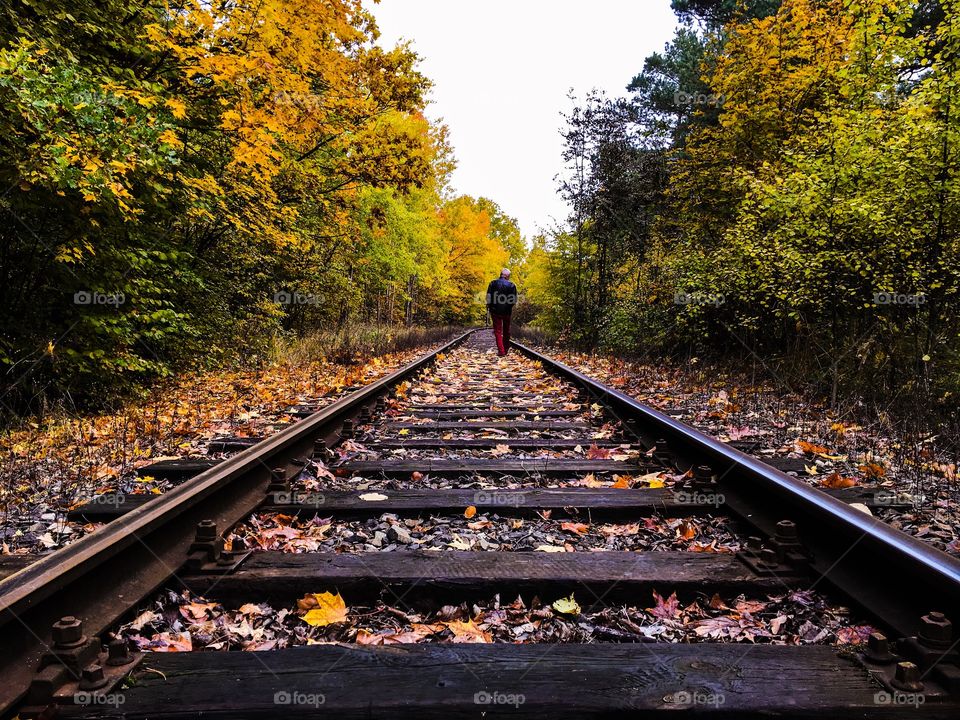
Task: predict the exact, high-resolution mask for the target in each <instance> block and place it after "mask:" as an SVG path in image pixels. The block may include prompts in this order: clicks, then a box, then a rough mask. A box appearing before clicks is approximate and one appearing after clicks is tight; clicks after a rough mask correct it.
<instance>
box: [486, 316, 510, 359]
mask: <svg viewBox="0 0 960 720" xmlns="http://www.w3.org/2000/svg"><path fill="white" fill-rule="evenodd" d="M490 317H491V318H492V319H493V336H494V337H495V338H496V339H497V355H506V354H507V350H509V349H510V316H509V315H491V316H490Z"/></svg>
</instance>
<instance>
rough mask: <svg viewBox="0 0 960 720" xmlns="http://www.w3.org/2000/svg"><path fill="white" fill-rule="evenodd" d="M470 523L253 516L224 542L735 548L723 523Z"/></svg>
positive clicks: (326, 546)
mask: <svg viewBox="0 0 960 720" xmlns="http://www.w3.org/2000/svg"><path fill="white" fill-rule="evenodd" d="M465 514H467V515H470V517H469V518H467V517H463V516H461V517H437V516H429V517H420V518H400V517H398V516H396V515H393V514H390V513H385V514H383V515H381V516H380V517H377V518H370V519H368V520H339V519H335V518H322V517H319V516H316V517H313V518H311V519H309V520H298V519H297V518H293V517H290V516H287V515H281V514H264V515H256V516H254V517H252V518H250V520H249V521H248V522H246V523H244V524H242V525H239V526H237V527H236V528H234V529H233V531H232V532H230V533H229V534H228V535H227V542H228V545H229V547H230V548H231V549H233V550H240V549H254V550H273V551H281V552H291V553H304V552H350V553H353V552H391V551H394V550H399V549H420V550H447V549H450V550H487V551H529V550H533V551H537V552H597V551H605V550H630V551H650V550H687V551H690V552H711V553H730V552H737V551H738V550H739V549H740V542H739V540H738V539H737V538H736V537H735V536H734V534H733V533H732V532H731V530H730V529H729V528H728V525H729V521H728V520H727V519H726V518H724V517H689V518H665V517H660V516H656V515H650V516H646V517H638V518H635V519H634V520H633V521H632V522H628V523H612V522H590V520H589V518H587V517H584V518H580V519H575V520H572V519H552V518H551V512H550V511H549V510H547V511H541V512H540V513H539V515H538V516H536V517H535V518H518V517H505V516H503V515H498V514H497V513H476V514H474V513H471V512H470V511H469V510H468V511H467V512H466V513H465Z"/></svg>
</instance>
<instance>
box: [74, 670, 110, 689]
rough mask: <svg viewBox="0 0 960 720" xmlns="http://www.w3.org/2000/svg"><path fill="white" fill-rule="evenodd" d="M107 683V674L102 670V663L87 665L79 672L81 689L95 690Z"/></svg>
mask: <svg viewBox="0 0 960 720" xmlns="http://www.w3.org/2000/svg"><path fill="white" fill-rule="evenodd" d="M106 684H107V676H106V675H105V674H104V672H103V666H102V665H89V666H88V667H85V668H84V669H83V672H82V673H81V674H80V689H81V690H96V689H97V688H102V687H103V686H104V685H106Z"/></svg>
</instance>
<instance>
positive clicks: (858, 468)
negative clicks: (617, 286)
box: [545, 349, 960, 555]
mask: <svg viewBox="0 0 960 720" xmlns="http://www.w3.org/2000/svg"><path fill="white" fill-rule="evenodd" d="M545 352H547V353H548V354H550V355H551V356H553V357H556V358H557V359H559V360H561V361H562V362H564V363H566V364H568V365H571V366H572V367H575V368H577V369H579V370H580V371H582V372H584V373H586V374H588V375H590V376H592V377H594V378H596V379H597V380H599V381H601V382H603V383H606V384H608V385H611V386H612V387H615V388H617V389H618V390H621V391H623V392H625V393H627V394H628V395H631V396H633V397H635V398H637V399H638V400H640V401H641V402H644V403H646V404H648V405H651V406H653V407H654V408H656V409H658V410H660V411H661V412H664V413H666V414H668V415H670V416H672V417H675V418H677V419H679V420H682V421H683V422H685V423H687V424H689V425H692V426H693V427H695V428H697V429H698V430H701V431H703V432H706V433H709V434H711V435H714V436H716V437H717V438H719V439H720V440H723V441H724V442H732V443H735V444H736V445H738V446H739V447H740V448H741V449H743V450H745V451H746V452H749V453H751V454H754V455H756V456H758V457H759V458H760V459H768V458H794V459H796V460H797V461H798V465H799V467H801V468H802V470H800V471H799V472H797V473H796V474H797V476H798V477H799V478H800V479H802V480H805V481H806V482H808V483H810V484H811V485H813V486H814V487H826V488H842V487H853V486H862V487H867V488H876V489H880V490H884V491H885V493H884V497H887V498H889V499H890V501H891V507H889V508H883V509H881V510H874V513H875V514H876V515H877V516H879V517H881V518H882V519H883V520H885V521H886V522H888V523H890V524H891V525H892V526H893V527H895V528H897V529H900V530H903V531H904V532H907V533H909V534H911V535H914V536H915V537H918V538H920V539H922V540H924V541H926V542H928V543H930V544H931V545H933V546H934V547H936V548H938V549H940V550H944V551H946V552H948V553H951V554H953V555H960V481H958V476H957V458H956V457H953V456H951V455H950V454H949V453H948V452H946V451H945V450H943V449H942V448H940V447H939V446H938V443H937V440H938V439H937V437H935V436H931V435H926V436H923V437H921V438H919V439H909V438H907V437H904V436H902V434H901V433H899V432H898V428H897V425H896V424H895V423H894V422H892V421H891V420H890V418H889V417H887V416H886V415H884V414H878V415H876V416H875V417H873V418H869V417H868V418H867V419H864V418H862V417H860V418H856V419H853V418H851V417H850V416H847V415H845V416H843V417H838V416H834V415H832V414H831V413H830V412H829V411H828V410H827V408H826V407H825V406H824V405H823V404H821V403H818V402H816V401H811V400H810V399H808V398H803V397H800V396H798V395H796V394H793V393H790V392H788V391H786V390H784V388H782V387H780V386H779V385H777V384H775V383H772V382H771V383H764V382H760V381H758V380H756V379H755V378H753V379H752V378H749V377H746V376H736V375H734V374H732V373H729V372H726V373H724V372H720V371H717V370H716V369H713V368H711V369H706V368H704V369H700V368H699V367H698V366H697V365H696V364H693V365H687V366H684V367H674V366H669V365H665V364H660V365H651V364H647V363H639V362H637V363H632V362H626V361H623V360H621V359H617V358H609V357H602V356H595V355H586V354H580V353H571V352H563V351H557V350H555V349H546V350H545Z"/></svg>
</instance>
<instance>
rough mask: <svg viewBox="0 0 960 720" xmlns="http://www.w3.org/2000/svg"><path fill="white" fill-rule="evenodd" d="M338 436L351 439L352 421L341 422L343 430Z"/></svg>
mask: <svg viewBox="0 0 960 720" xmlns="http://www.w3.org/2000/svg"><path fill="white" fill-rule="evenodd" d="M340 435H341V436H343V437H345V438H352V437H353V420H344V421H343V429H342V430H341V431H340Z"/></svg>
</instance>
